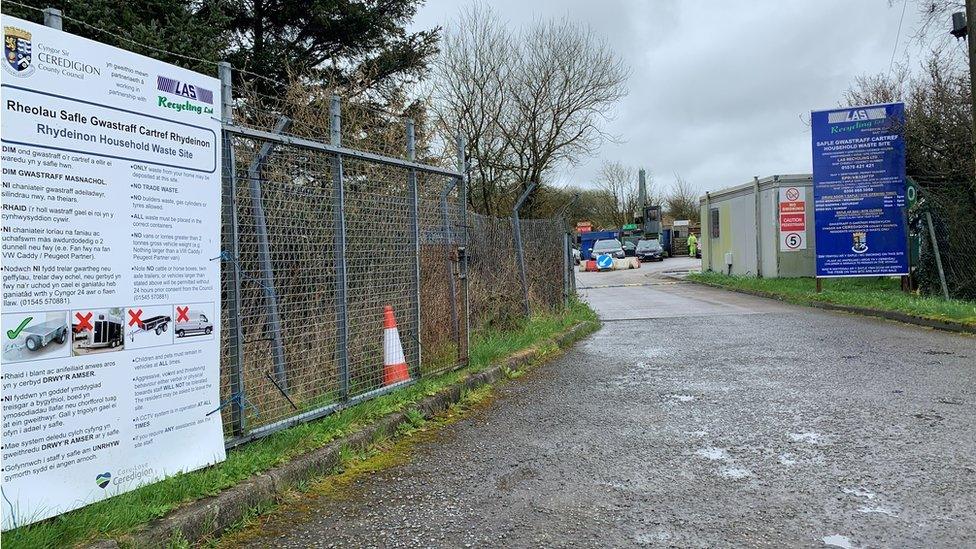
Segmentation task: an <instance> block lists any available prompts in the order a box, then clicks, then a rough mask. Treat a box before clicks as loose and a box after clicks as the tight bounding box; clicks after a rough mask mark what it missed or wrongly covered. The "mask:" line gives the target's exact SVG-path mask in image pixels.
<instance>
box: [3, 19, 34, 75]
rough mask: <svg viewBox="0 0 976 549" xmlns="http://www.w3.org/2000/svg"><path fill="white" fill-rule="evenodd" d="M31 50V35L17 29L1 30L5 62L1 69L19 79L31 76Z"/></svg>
mask: <svg viewBox="0 0 976 549" xmlns="http://www.w3.org/2000/svg"><path fill="white" fill-rule="evenodd" d="M31 48H32V45H31V33H29V32H27V31H25V30H24V29H21V28H18V27H4V28H3V58H4V60H5V61H6V63H4V64H3V68H5V69H7V72H9V73H10V74H12V75H14V76H17V77H20V78H27V77H28V76H30V75H31V74H33V73H34V66H33V65H31V60H32V59H33V54H32V51H31Z"/></svg>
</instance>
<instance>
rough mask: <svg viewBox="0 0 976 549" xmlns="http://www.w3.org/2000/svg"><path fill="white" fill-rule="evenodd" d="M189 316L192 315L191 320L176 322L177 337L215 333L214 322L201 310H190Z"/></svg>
mask: <svg viewBox="0 0 976 549" xmlns="http://www.w3.org/2000/svg"><path fill="white" fill-rule="evenodd" d="M187 316H189V317H190V320H187V321H186V322H177V323H176V337H186V336H188V335H201V334H204V335H210V334H211V333H213V323H212V322H210V320H209V319H208V318H207V315H205V314H203V313H201V312H200V311H190V312H189V313H188V314H187Z"/></svg>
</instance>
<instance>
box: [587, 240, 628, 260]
mask: <svg viewBox="0 0 976 549" xmlns="http://www.w3.org/2000/svg"><path fill="white" fill-rule="evenodd" d="M601 255H609V256H612V257H615V258H617V259H623V258H624V257H627V254H625V253H624V248H623V245H621V244H620V241H619V240H617V239H616V238H611V239H608V240H597V241H596V244H594V245H593V251H592V252H591V253H590V259H596V258H598V257H600V256H601Z"/></svg>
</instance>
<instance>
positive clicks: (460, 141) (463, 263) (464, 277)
mask: <svg viewBox="0 0 976 549" xmlns="http://www.w3.org/2000/svg"><path fill="white" fill-rule="evenodd" d="M457 150H458V173H460V174H461V192H460V193H459V196H458V202H459V203H460V207H461V230H462V231H463V232H464V236H463V240H462V244H463V245H462V247H461V249H460V250H459V251H460V253H459V254H458V255H459V257H458V261H460V271H461V291H462V292H464V313H463V314H464V354H463V356H460V357H459V358H460V359H461V360H462V362H463V363H464V364H467V363H468V359H469V357H470V353H471V302H470V296H469V295H468V242H469V241H468V238H469V237H470V235H469V234H468V192H469V189H468V183H469V177H468V176H469V168H470V166H469V164H468V159H467V152H466V151H467V142H466V140H465V139H464V136H463V135H458V137H457ZM458 343H459V344H460V342H458Z"/></svg>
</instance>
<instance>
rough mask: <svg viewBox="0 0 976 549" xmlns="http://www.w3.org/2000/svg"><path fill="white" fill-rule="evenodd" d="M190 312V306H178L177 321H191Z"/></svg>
mask: <svg viewBox="0 0 976 549" xmlns="http://www.w3.org/2000/svg"><path fill="white" fill-rule="evenodd" d="M189 312H190V308H189V307H177V308H176V321H177V322H189V321H190V315H189V314H188V313H189Z"/></svg>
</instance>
